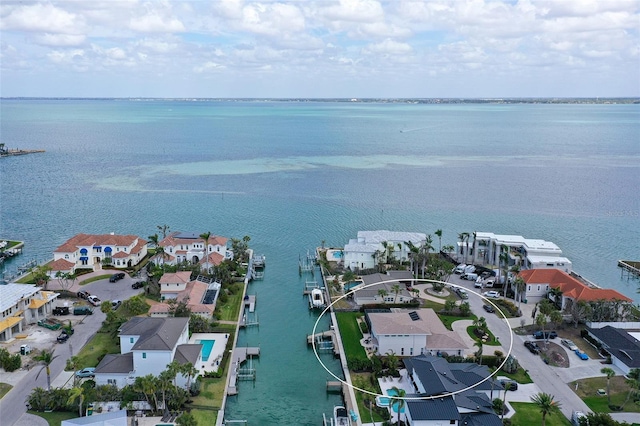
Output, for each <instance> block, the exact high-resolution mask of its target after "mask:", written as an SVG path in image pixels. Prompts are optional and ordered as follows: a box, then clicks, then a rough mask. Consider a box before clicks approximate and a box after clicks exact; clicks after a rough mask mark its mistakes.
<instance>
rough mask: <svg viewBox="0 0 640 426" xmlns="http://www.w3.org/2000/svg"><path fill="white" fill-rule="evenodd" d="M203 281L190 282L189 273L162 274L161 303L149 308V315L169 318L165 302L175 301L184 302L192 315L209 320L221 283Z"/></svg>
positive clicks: (197, 279)
mask: <svg viewBox="0 0 640 426" xmlns="http://www.w3.org/2000/svg"><path fill="white" fill-rule="evenodd" d="M205 280H206V278H204V277H197V278H196V279H195V280H192V279H191V272H190V271H180V272H175V273H165V274H163V275H162V278H160V296H161V298H162V300H163V303H157V304H154V305H153V306H151V309H150V310H149V315H150V316H152V317H168V316H170V315H169V309H170V306H169V304H168V303H166V301H167V300H168V299H175V300H177V301H178V302H181V301H184V302H186V303H187V307H188V308H189V309H190V310H191V312H192V313H194V314H197V315H200V316H203V317H205V318H208V319H211V318H212V317H213V312H214V311H215V309H216V300H217V299H218V294H219V292H220V287H221V283H219V282H214V281H210V282H205Z"/></svg>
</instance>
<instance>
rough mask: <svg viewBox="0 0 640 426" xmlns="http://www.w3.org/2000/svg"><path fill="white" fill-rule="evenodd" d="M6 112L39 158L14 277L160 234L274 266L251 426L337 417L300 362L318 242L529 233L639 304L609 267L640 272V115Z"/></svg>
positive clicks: (9, 139) (18, 220) (3, 217)
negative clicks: (89, 240)
mask: <svg viewBox="0 0 640 426" xmlns="http://www.w3.org/2000/svg"><path fill="white" fill-rule="evenodd" d="M0 113H1V115H0V117H1V119H0V120H1V121H0V132H1V133H0V135H1V140H2V142H4V143H6V144H7V145H8V146H9V147H11V148H16V147H17V148H23V149H45V150H46V153H44V154H34V155H27V156H21V157H13V158H3V159H0V168H1V169H0V175H1V177H2V181H1V184H0V236H2V237H6V238H15V239H19V240H24V241H25V242H26V247H25V250H24V254H23V255H22V256H21V257H18V258H16V259H15V260H14V261H12V263H11V264H9V265H6V266H5V267H6V269H7V270H11V269H12V268H15V267H16V266H17V264H20V263H21V262H26V261H27V260H29V259H30V258H33V257H35V258H37V259H39V260H41V261H42V260H45V259H48V258H50V257H51V253H52V250H53V249H54V248H55V247H57V246H58V245H59V244H61V243H62V242H64V241H65V240H66V239H68V238H69V237H70V236H72V235H74V234H76V233H79V232H85V233H105V232H116V233H133V234H137V235H141V236H147V235H151V234H153V233H156V232H157V228H156V227H157V226H158V225H162V224H168V225H169V226H170V227H171V229H172V230H183V231H193V232H205V231H210V232H212V233H213V234H218V235H223V236H227V237H230V238H242V237H243V236H244V235H248V236H250V237H251V241H250V245H251V246H252V247H253V248H254V249H255V250H256V252H257V253H261V254H265V255H266V258H267V267H266V270H265V279H264V281H259V282H255V283H252V284H251V285H250V287H249V292H250V293H251V294H256V296H257V313H258V319H259V322H260V326H259V327H256V328H250V329H247V330H245V331H243V332H241V334H240V336H239V342H240V344H241V345H251V346H254V345H256V346H258V345H259V346H260V347H261V356H260V358H259V359H258V360H257V361H256V362H255V366H256V368H257V381H256V382H255V384H254V383H251V382H246V383H244V382H243V383H241V384H240V394H239V396H238V397H233V398H231V399H230V401H229V405H228V413H229V416H230V418H235V419H248V420H249V421H250V424H264V425H275V424H310V425H311V424H319V423H320V421H321V419H322V413H323V412H324V413H330V412H331V411H332V407H333V405H334V404H335V403H336V402H338V400H339V398H338V397H337V396H336V395H327V394H326V392H325V381H326V380H327V379H329V378H330V375H329V374H328V373H327V372H326V371H324V369H323V368H322V367H321V366H320V365H319V364H318V363H317V361H316V359H315V356H314V355H313V353H312V352H311V350H310V348H308V347H307V345H306V335H307V334H308V333H310V332H311V330H312V328H313V324H314V322H315V320H316V319H317V315H318V314H317V313H314V312H310V311H309V309H308V306H307V301H306V299H305V298H304V297H303V296H302V288H303V286H304V282H305V277H300V276H299V275H298V258H299V256H301V255H305V254H306V252H307V250H312V249H313V248H314V247H316V246H319V245H320V244H321V242H322V241H323V240H324V241H325V242H326V245H328V246H337V247H340V246H343V245H344V244H345V243H346V242H347V241H348V239H349V238H353V237H355V235H356V233H357V231H358V230H371V229H389V230H406V231H416V232H426V233H431V234H433V232H434V231H435V230H436V229H442V230H443V238H442V244H443V245H445V244H455V243H456V241H457V235H458V234H459V233H461V232H473V231H489V232H496V233H503V234H520V235H523V236H525V237H527V238H541V239H546V240H549V241H553V242H555V243H556V244H558V245H559V246H560V248H561V249H562V250H563V252H564V254H565V255H566V256H567V257H569V258H570V259H571V260H572V261H573V264H574V269H575V270H576V271H578V272H579V273H581V274H582V275H583V276H585V277H586V278H588V279H590V280H592V281H594V282H596V283H598V284H600V285H603V286H606V287H612V288H615V289H617V290H619V291H621V292H622V293H624V294H626V295H627V296H629V297H633V298H635V299H637V298H638V294H637V293H636V289H637V286H638V282H637V281H627V280H625V279H621V278H620V271H619V270H618V269H617V267H616V262H617V260H618V259H622V258H629V259H636V260H640V259H638V247H640V245H639V243H638V241H640V205H639V203H640V201H639V199H640V197H639V196H638V188H640V170H639V168H640V161H639V160H640V142H639V141H640V105H531V104H527V105H406V104H350V103H328V102H327V103H293V102H292V103H284V102H260V103H258V102H182V101H161V100H156V101H148V102H133V101H125V100H111V101H109V100H87V101H79V100H66V101H64V100H42V101H35V100H28V101H25V100H22V101H15V100H6V99H3V100H2V102H1V103H0ZM435 241H436V243H435V244H436V245H437V244H438V241H437V238H435ZM323 326H325V327H326V326H327V324H326V322H323ZM323 357H325V356H324V355H323ZM326 358H327V359H326V360H325V358H323V361H325V362H326V363H327V364H328V365H329V366H330V368H331V369H337V368H338V365H337V363H336V362H335V361H334V360H333V359H332V358H331V357H330V356H326Z"/></svg>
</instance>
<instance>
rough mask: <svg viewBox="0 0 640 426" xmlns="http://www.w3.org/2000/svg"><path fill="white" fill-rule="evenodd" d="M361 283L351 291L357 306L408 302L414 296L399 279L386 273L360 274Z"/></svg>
mask: <svg viewBox="0 0 640 426" xmlns="http://www.w3.org/2000/svg"><path fill="white" fill-rule="evenodd" d="M361 278H362V282H363V285H362V287H361V288H359V289H358V290H357V291H355V292H354V293H353V301H354V302H355V303H357V304H358V305H359V306H363V305H372V304H382V303H392V304H398V303H409V302H411V301H412V300H413V299H414V298H415V296H414V295H413V294H412V293H411V292H410V291H409V290H407V287H406V285H405V284H403V282H401V281H400V280H399V279H397V278H394V277H393V276H392V275H386V274H369V275H362V276H361Z"/></svg>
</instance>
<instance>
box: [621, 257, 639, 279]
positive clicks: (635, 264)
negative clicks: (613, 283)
mask: <svg viewBox="0 0 640 426" xmlns="http://www.w3.org/2000/svg"><path fill="white" fill-rule="evenodd" d="M618 267H620V268H622V275H623V276H624V274H625V272H626V273H627V278H629V277H630V276H634V277H636V278H638V277H640V261H634V260H618Z"/></svg>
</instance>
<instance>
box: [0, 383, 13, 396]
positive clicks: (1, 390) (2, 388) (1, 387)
mask: <svg viewBox="0 0 640 426" xmlns="http://www.w3.org/2000/svg"><path fill="white" fill-rule="evenodd" d="M12 387H13V386H11V385H10V384H8V383H0V399H2V397H3V396H5V395H6V394H7V392H9V391H10V390H11V388H12Z"/></svg>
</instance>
